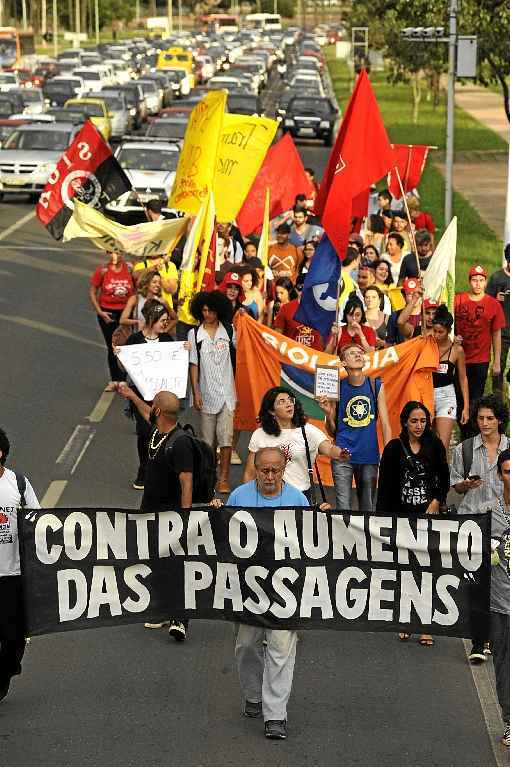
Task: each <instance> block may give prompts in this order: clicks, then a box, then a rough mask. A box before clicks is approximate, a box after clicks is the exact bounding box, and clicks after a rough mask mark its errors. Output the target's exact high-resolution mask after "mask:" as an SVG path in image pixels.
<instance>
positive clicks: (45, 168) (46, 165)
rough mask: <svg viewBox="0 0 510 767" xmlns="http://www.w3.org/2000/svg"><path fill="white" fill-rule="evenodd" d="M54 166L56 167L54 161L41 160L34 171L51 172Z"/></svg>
mask: <svg viewBox="0 0 510 767" xmlns="http://www.w3.org/2000/svg"><path fill="white" fill-rule="evenodd" d="M56 167H57V163H56V162H43V163H41V165H38V166H37V168H36V172H37V173H53V171H54V170H55V169H56Z"/></svg>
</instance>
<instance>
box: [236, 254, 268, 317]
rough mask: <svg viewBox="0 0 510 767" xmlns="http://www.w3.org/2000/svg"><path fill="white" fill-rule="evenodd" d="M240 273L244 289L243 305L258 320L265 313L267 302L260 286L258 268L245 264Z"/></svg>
mask: <svg viewBox="0 0 510 767" xmlns="http://www.w3.org/2000/svg"><path fill="white" fill-rule="evenodd" d="M239 274H240V276H241V287H242V289H243V291H244V301H243V307H244V309H245V310H246V311H247V312H249V313H250V314H251V316H252V317H253V318H254V319H255V320H258V319H260V318H261V317H262V316H263V314H264V308H265V304H264V297H263V295H262V293H261V291H260V288H259V282H260V278H259V275H258V273H257V270H256V269H253V268H252V267H250V266H243V267H242V268H241V269H240V271H239Z"/></svg>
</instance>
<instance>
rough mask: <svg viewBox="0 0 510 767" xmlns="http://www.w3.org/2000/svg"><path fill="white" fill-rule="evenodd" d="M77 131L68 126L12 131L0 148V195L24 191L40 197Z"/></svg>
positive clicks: (37, 126)
mask: <svg viewBox="0 0 510 767" xmlns="http://www.w3.org/2000/svg"><path fill="white" fill-rule="evenodd" d="M79 129H80V126H78V125H73V124H71V123H58V124H57V123H52V124H47V125H43V124H42V123H39V124H38V123H30V124H28V125H20V126H19V127H17V128H15V129H14V130H13V131H12V132H11V134H10V136H9V137H8V138H7V139H6V141H5V143H4V144H3V146H2V149H0V195H2V196H5V195H6V194H15V193H19V192H26V193H27V194H29V195H30V196H31V197H32V198H37V197H39V194H40V193H41V192H42V190H43V189H44V187H45V186H46V184H47V183H48V179H49V177H50V174H51V173H52V172H53V171H54V170H55V168H56V166H57V162H58V161H59V159H60V157H61V155H62V152H64V151H65V150H66V149H67V147H68V146H69V144H70V143H71V142H72V140H73V139H74V137H75V135H76V133H77V132H78V131H79Z"/></svg>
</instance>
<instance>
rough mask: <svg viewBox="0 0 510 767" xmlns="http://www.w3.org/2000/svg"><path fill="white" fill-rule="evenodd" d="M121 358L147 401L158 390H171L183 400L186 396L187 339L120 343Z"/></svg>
mask: <svg viewBox="0 0 510 767" xmlns="http://www.w3.org/2000/svg"><path fill="white" fill-rule="evenodd" d="M119 360H120V361H121V363H122V365H123V366H124V368H125V369H126V371H127V372H128V374H129V376H130V378H131V379H132V381H133V383H134V385H135V386H136V388H137V389H138V391H139V392H140V394H141V395H142V398H143V399H144V400H146V401H147V402H151V401H152V400H153V399H154V396H155V395H156V394H157V393H158V391H170V392H172V393H173V394H175V395H176V396H177V397H179V398H180V399H182V398H183V397H185V396H186V387H187V383H188V365H189V352H188V351H187V350H186V349H184V341H165V342H162V343H157V344H156V343H155V344H151V343H148V344H132V345H128V346H121V347H120V348H119Z"/></svg>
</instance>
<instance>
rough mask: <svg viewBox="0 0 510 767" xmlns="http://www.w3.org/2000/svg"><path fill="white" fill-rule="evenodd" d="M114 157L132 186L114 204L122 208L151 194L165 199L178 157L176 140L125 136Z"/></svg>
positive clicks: (148, 198)
mask: <svg viewBox="0 0 510 767" xmlns="http://www.w3.org/2000/svg"><path fill="white" fill-rule="evenodd" d="M115 157H116V158H117V160H118V161H119V163H120V165H121V167H122V168H123V170H124V171H125V172H126V174H127V176H128V177H129V180H130V181H131V184H132V186H133V192H128V193H127V194H126V195H123V196H122V197H120V198H119V200H118V201H117V203H116V205H115V207H117V208H119V209H122V208H124V207H129V206H130V205H133V203H137V202H138V203H145V202H147V201H148V200H151V199H154V198H159V199H161V200H164V201H166V200H167V199H168V197H169V195H170V192H171V191H172V187H173V185H174V181H175V171H176V170H177V162H178V160H179V147H178V146H177V144H173V143H170V142H169V141H164V140H161V139H152V140H151V139H147V138H141V139H134V140H127V141H123V142H122V144H121V145H120V146H119V148H118V149H117V151H116V152H115Z"/></svg>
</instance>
